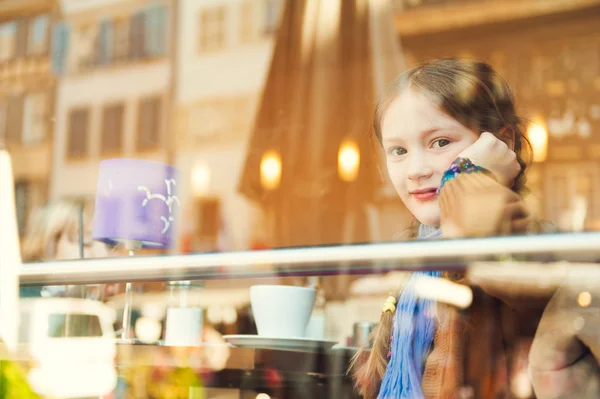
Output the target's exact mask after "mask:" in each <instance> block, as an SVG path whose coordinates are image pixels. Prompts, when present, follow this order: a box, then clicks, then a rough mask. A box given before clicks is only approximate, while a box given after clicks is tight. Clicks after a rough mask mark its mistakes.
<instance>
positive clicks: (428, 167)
mask: <svg viewBox="0 0 600 399" xmlns="http://www.w3.org/2000/svg"><path fill="white" fill-rule="evenodd" d="M381 127H382V131H381V139H382V140H381V141H382V144H383V148H384V150H385V154H386V163H387V169H388V173H389V176H390V178H391V180H392V184H393V185H394V188H395V189H396V192H397V193H398V195H399V196H400V199H401V200H402V202H404V205H406V207H407V208H408V210H409V211H410V212H411V213H412V214H413V215H414V216H415V218H417V220H419V222H421V223H423V224H426V225H430V226H439V225H440V207H439V204H438V198H437V193H436V192H437V189H438V188H439V186H440V183H441V181H442V175H443V174H444V172H445V171H446V170H447V169H448V167H449V166H450V164H451V163H452V161H454V159H456V157H457V156H458V155H459V154H460V153H461V152H462V151H463V150H465V149H466V148H467V147H469V146H470V145H471V144H473V143H475V141H477V139H478V137H479V135H478V134H476V133H475V132H473V131H471V130H469V129H467V128H466V127H465V126H463V125H461V124H460V123H459V122H457V121H456V120H454V119H452V118H451V117H449V116H448V115H446V114H444V113H443V112H442V111H440V109H439V107H438V106H437V105H436V104H434V103H433V102H432V101H430V100H429V99H428V98H427V97H426V96H425V95H423V94H421V93H420V92H418V91H416V90H413V89H410V88H409V89H406V90H404V91H403V92H402V94H401V95H400V96H398V97H397V98H396V99H395V100H394V101H393V102H392V103H391V104H390V105H389V107H388V109H387V110H386V112H385V114H384V115H383V121H382V124H381Z"/></svg>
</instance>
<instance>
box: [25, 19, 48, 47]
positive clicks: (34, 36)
mask: <svg viewBox="0 0 600 399" xmlns="http://www.w3.org/2000/svg"><path fill="white" fill-rule="evenodd" d="M49 29H50V19H49V18H48V16H47V15H39V16H37V17H35V18H34V19H32V20H31V22H30V23H29V34H28V37H27V54H28V55H44V54H46V53H47V52H48V43H49V40H48V37H49Z"/></svg>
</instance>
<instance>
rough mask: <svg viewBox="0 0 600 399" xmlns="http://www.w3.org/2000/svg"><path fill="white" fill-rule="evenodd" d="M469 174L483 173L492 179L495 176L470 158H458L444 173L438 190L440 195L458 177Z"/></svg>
mask: <svg viewBox="0 0 600 399" xmlns="http://www.w3.org/2000/svg"><path fill="white" fill-rule="evenodd" d="M467 173H482V174H485V175H487V176H489V177H491V178H494V175H493V174H492V172H490V171H489V170H487V169H485V168H482V167H481V166H478V165H475V164H474V163H473V162H472V161H471V160H470V159H469V158H463V157H458V158H456V159H455V160H454V162H452V164H451V165H450V167H449V168H448V169H447V170H446V172H444V175H443V176H442V182H441V183H440V188H439V189H438V194H439V192H440V191H441V190H442V188H443V187H444V185H446V183H448V182H449V181H450V180H452V179H454V178H455V177H456V176H458V175H460V174H467Z"/></svg>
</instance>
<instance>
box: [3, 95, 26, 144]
mask: <svg viewBox="0 0 600 399" xmlns="http://www.w3.org/2000/svg"><path fill="white" fill-rule="evenodd" d="M22 131H23V96H20V95H16V96H11V97H9V98H8V107H7V110H6V141H7V142H11V143H21V132H22Z"/></svg>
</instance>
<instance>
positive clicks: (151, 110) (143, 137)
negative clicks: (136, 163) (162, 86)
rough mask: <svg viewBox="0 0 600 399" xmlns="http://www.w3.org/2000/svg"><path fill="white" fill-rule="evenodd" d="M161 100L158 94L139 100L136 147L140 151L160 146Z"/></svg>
mask: <svg viewBox="0 0 600 399" xmlns="http://www.w3.org/2000/svg"><path fill="white" fill-rule="evenodd" d="M161 116H162V101H161V98H160V97H159V96H156V97H150V98H146V99H143V100H141V101H140V105H139V109H138V132H137V145H136V148H137V149H138V150H141V151H146V150H153V149H156V148H158V147H160V132H161V123H162V117H161Z"/></svg>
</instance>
